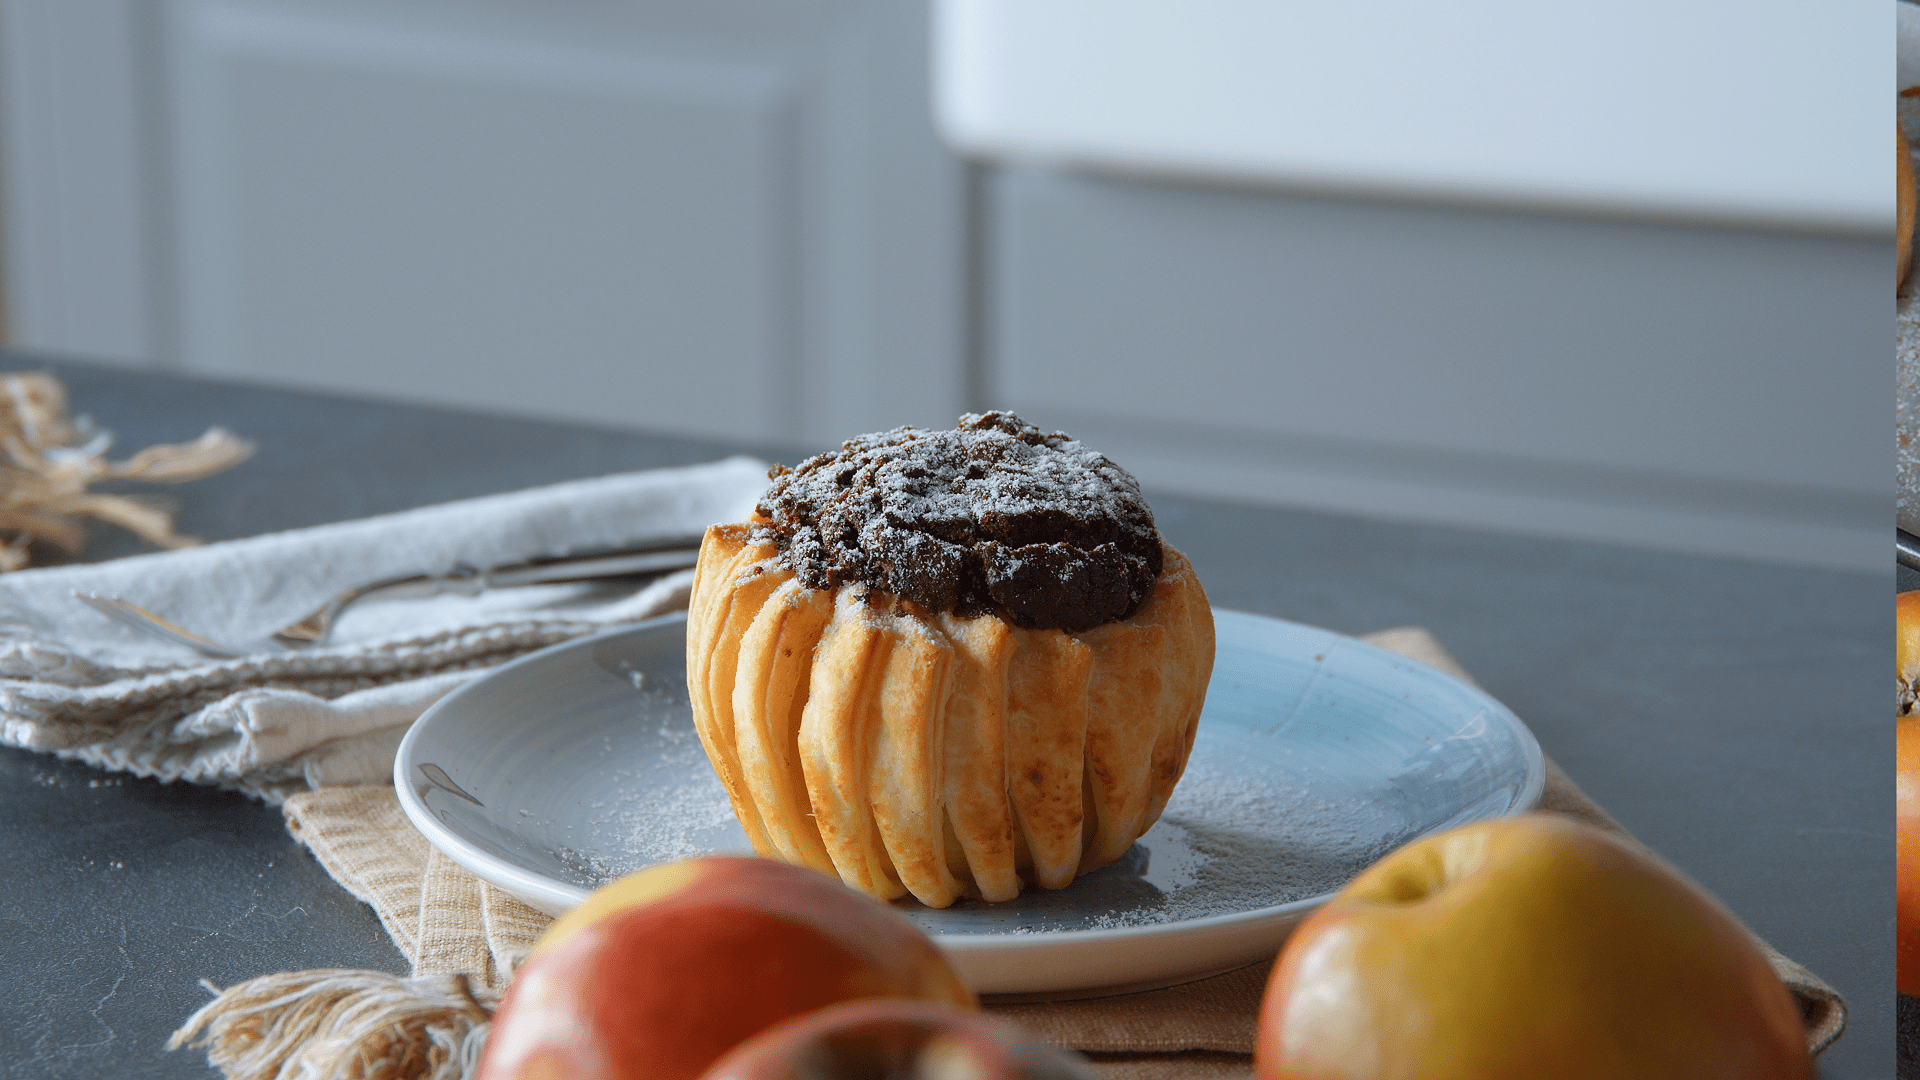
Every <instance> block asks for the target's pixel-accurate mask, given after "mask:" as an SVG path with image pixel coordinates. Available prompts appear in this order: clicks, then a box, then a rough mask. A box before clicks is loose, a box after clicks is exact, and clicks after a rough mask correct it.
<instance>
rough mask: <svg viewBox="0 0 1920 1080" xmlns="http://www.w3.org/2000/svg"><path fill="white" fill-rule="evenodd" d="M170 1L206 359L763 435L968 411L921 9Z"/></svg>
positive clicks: (194, 358) (190, 282) (409, 393)
mask: <svg viewBox="0 0 1920 1080" xmlns="http://www.w3.org/2000/svg"><path fill="white" fill-rule="evenodd" d="M749 6H751V5H749ZM171 10H172V12H173V17H172V20H171V24H170V25H171V35H170V38H169V40H168V43H167V48H166V52H167V55H168V57H169V74H170V82H171V88H172V123H171V127H170V132H169V156H170V158H171V160H172V163H173V177H174V188H175V191H176V192H177V199H176V202H175V208H176V216H175V220H174V223H173V224H174V234H175V236H176V237H177V248H178V251H179V256H180V258H179V268H180V274H179V281H180V291H181V297H182V300H181V306H180V310H181V311H182V320H181V322H182V349H181V351H182V355H183V356H184V357H185V360H186V363H187V365H188V366H189V367H190V368H191V369H194V370H204V371H213V372H222V373H230V374H236V375H242V376H246V377H259V378H268V379H272V380H276V381H282V382H286V383H291V384H295V385H303V386H313V387H323V388H328V389H338V390H347V391H353V392H362V393H370V394H380V395H397V396H401V397H406V398H412V399H416V400H423V401H432V402H439V403H446V404H456V405H466V406H471V407H476V408H481V409H496V410H503V411H512V412H521V413H534V414H543V415H550V416H555V417H564V418H571V419H581V420H590V421H598V422H606V423H612V424H619V425H623V426H638V427H646V428H651V429H655V430H661V431H673V432H680V433H686V434H705V435H713V436H718V437H728V438H741V437H746V438H751V439H755V440H762V441H789V442H791V441H804V442H811V443H821V442H829V441H838V440H839V439H841V438H844V437H846V436H847V435H848V434H851V433H853V432H856V431H860V430H868V429H871V428H874V427H880V426H890V425H892V424H895V423H899V422H902V419H903V418H904V419H912V420H915V421H918V422H922V423H933V422H940V421H942V420H945V421H947V422H950V421H951V419H952V416H953V415H954V414H955V413H956V412H958V411H959V409H960V407H961V400H960V398H961V394H962V388H963V387H964V385H965V374H964V370H963V366H962V365H963V357H964V351H963V350H964V331H963V326H962V317H963V310H964V290H963V288H962V283H963V281H964V273H965V268H964V265H963V263H962V259H963V254H964V220H963V207H962V204H961V188H960V168H959V165H958V163H957V162H956V161H955V160H954V159H953V158H952V156H951V155H950V154H949V153H948V152H947V151H946V150H945V148H944V147H942V146H940V145H939V143H938V142H937V140H936V139H935V138H934V136H933V134H932V126H931V120H930V116H929V114H928V111H927V106H926V101H925V96H924V95H925V92H926V89H925V83H924V77H923V75H922V74H921V72H922V71H923V68H922V67H921V65H923V64H924V48H925V30H924V23H923V21H922V19H921V14H920V13H919V12H918V10H917V9H913V8H904V9H898V10H896V9H894V8H892V7H890V6H888V5H872V6H871V7H870V8H869V7H867V6H863V5H857V4H848V5H841V6H840V8H839V9H838V10H834V9H827V8H821V9H811V10H801V9H782V10H781V11H780V12H778V13H775V12H768V13H766V14H767V15H768V17H769V19H772V20H773V21H774V22H778V21H782V20H784V22H785V23H787V24H788V25H785V26H783V27H772V24H771V22H769V21H768V20H762V19H753V18H748V17H747V15H748V13H747V12H742V11H738V10H730V9H729V10H722V9H721V8H719V7H716V6H703V5H698V4H694V5H674V4H663V5H657V6H653V7H648V8H646V9H631V10H629V9H624V8H622V9H618V10H614V9H608V10H604V11H602V10H599V9H582V8H573V7H568V8H556V9H538V8H535V7H533V6H530V5H526V4H514V3H505V2H496V3H489V4H476V5H473V6H471V7H465V8H463V7H462V6H460V5H445V4H436V3H429V2H424V0H422V2H414V3H409V4H401V5H388V6H381V5H365V4H358V3H354V2H353V0H334V2H319V0H314V2H285V0H278V2H277V0H176V2H175V3H174V4H173V5H172V7H171ZM776 14H777V15H778V16H779V18H778V19H773V16H774V15H776ZM903 16H911V17H910V18H904V17H903ZM772 29H779V30H781V31H782V32H780V33H774V32H771V30H772ZM903 43H905V44H906V45H907V46H908V47H907V48H905V49H904V50H903V48H902V45H903Z"/></svg>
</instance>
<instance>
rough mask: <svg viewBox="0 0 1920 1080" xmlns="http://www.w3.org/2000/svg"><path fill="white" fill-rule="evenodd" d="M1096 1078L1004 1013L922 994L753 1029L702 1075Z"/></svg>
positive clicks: (762, 1078) (809, 1079)
mask: <svg viewBox="0 0 1920 1080" xmlns="http://www.w3.org/2000/svg"><path fill="white" fill-rule="evenodd" d="M889 1077H923V1078H934V1077H940V1078H948V1077H951V1078H955V1080H959V1078H964V1080H1098V1074H1096V1073H1095V1072H1094V1071H1093V1069H1092V1068H1091V1067H1090V1066H1089V1065H1087V1064H1086V1062H1085V1061H1084V1060H1082V1059H1081V1058H1080V1057H1078V1056H1077V1055H1069V1054H1067V1053H1064V1052H1062V1051H1059V1050H1055V1049H1054V1048H1052V1047H1050V1046H1048V1045H1046V1044H1045V1043H1043V1042H1041V1041H1039V1040H1038V1039H1035V1038H1034V1037H1033V1036H1031V1035H1028V1034H1027V1033H1026V1032H1024V1031H1022V1030H1021V1029H1019V1028H1017V1027H1014V1026H1013V1025H1012V1024H1009V1023H1007V1022H1006V1021H1004V1020H996V1019H994V1018H993V1017H990V1016H983V1015H981V1014H979V1013H973V1012H961V1011H959V1010H957V1009H954V1008H950V1007H947V1006H942V1005H929V1004H926V1003H925V1002H918V1001H856V1002H851V1003H849V1004H846V1005H834V1006H831V1007H829V1008H825V1009H821V1010H819V1011H818V1012H811V1013H808V1014H807V1015H805V1016H799V1017H795V1018H794V1019H792V1020H788V1021H786V1022H785V1023H782V1024H776V1025H774V1026H773V1027H770V1028H768V1029H767V1030H765V1031H763V1032H761V1033H760V1034H758V1035H755V1036H754V1037H753V1038H751V1039H748V1040H747V1041H746V1042H743V1043H741V1044H740V1045H739V1046H736V1047H734V1048H733V1050H732V1051H730V1052H729V1053H728V1054H727V1056H725V1057H723V1058H721V1059H720V1060H719V1061H718V1062H716V1063H715V1064H714V1066H713V1068H712V1069H711V1070H709V1071H708V1072H707V1075H706V1076H705V1077H704V1078H703V1080H883V1078H889Z"/></svg>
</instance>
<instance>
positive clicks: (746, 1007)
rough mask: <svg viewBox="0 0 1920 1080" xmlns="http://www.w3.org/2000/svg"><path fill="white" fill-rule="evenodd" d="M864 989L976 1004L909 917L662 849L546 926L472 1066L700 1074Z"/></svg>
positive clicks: (492, 1071) (822, 885) (510, 1071)
mask: <svg viewBox="0 0 1920 1080" xmlns="http://www.w3.org/2000/svg"><path fill="white" fill-rule="evenodd" d="M862 998H910V999H919V1000H924V1001H932V1002H939V1003H942V1004H946V1005H950V1006H958V1007H962V1008H973V1007H974V1005H975V1001H974V997H973V993H972V992H971V991H970V990H968V989H967V988H966V986H965V985H964V984H963V983H961V981H960V979H959V977H958V976H957V975H955V974H954V972H953V969H952V968H951V967H949V966H948V964H947V962H946V959H945V957H943V956H942V955H941V953H940V950H939V949H937V948H935V947H934V944H933V942H932V941H930V940H929V939H928V938H927V936H926V935H925V934H922V933H921V932H920V931H919V929H917V928H916V927H915V926H914V925H913V924H912V923H911V922H909V921H908V920H907V919H906V917H905V916H902V915H900V914H899V913H898V912H895V911H893V910H892V909H891V908H889V907H887V905H885V904H883V903H881V902H879V901H878V900H874V899H872V898H870V897H867V896H863V895H861V894H859V893H856V892H854V891H853V890H851V889H848V888H846V887H845V886H843V885H841V884H840V883H839V882H838V881H835V880H834V879H832V878H829V877H827V876H826V875H824V874H821V873H818V872H817V871H813V870H809V869H806V868H804V867H799V866H790V865H787V864H785V863H780V862H775V861H772V860H769V859H756V858H731V857H716V858H707V859H693V860H688V861H685V862H677V863H665V864H662V865H659V866H653V867H649V868H647V869H645V870H642V871H640V872H638V873H636V874H630V875H628V876H626V877H624V878H621V879H620V880H618V881H615V882H613V883H612V884H610V885H607V886H606V887H604V888H602V889H600V890H598V891H596V892H595V893H594V894H593V895H592V896H590V897H588V898H587V900H586V902H585V903H583V904H581V905H580V906H579V907H577V908H575V909H573V910H572V911H570V912H568V913H567V914H566V915H564V916H562V917H561V918H560V919H558V920H556V921H555V922H554V924H553V925H552V926H550V927H548V928H547V931H546V933H545V934H543V935H542V936H541V938H540V940H539V941H538V942H536V943H535V945H534V948H533V951H532V952H531V953H530V954H529V955H528V957H527V959H526V962H525V963H523V964H522V965H521V966H520V969H519V971H518V972H517V973H516V974H515V976H514V979H513V984H512V985H511V986H510V987H508V989H507V993H506V995H505V996H504V997H503V998H502V999H501V1001H500V1007H499V1008H498V1009H497V1010H495V1012H494V1015H493V1026H492V1029H491V1030H490V1032H489V1034H488V1036H487V1045H486V1050H485V1052H484V1053H483V1054H482V1055H481V1060H480V1068H479V1071H478V1074H477V1080H563V1078H568V1077H579V1078H582V1080H585V1078H588V1077H592V1078H594V1080H682V1078H684V1080H693V1078H695V1077H698V1076H699V1075H700V1074H701V1073H702V1072H704V1071H705V1070H706V1069H707V1067H708V1066H710V1065H711V1064H713V1062H714V1060H715V1059H716V1058H718V1057H719V1056H720V1055H722V1054H724V1053H726V1052H727V1051H728V1050H730V1049H732V1048H733V1046H734V1045H735V1044H737V1043H739V1042H740V1041H742V1040H744V1039H746V1038H747V1037H749V1036H751V1035H753V1034H755V1033H756V1032H758V1031H760V1030H762V1029H763V1028H766V1027H768V1026H770V1025H772V1024H775V1023H778V1022H780V1021H782V1020H785V1019H787V1018H789V1017H792V1016H797V1015H799V1014H801V1013H805V1012H810V1011H812V1010H814V1009H818V1008H821V1007H823V1006H827V1005H833V1004H837V1003H839V1002H843V1001H853V1000H858V999H862Z"/></svg>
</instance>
